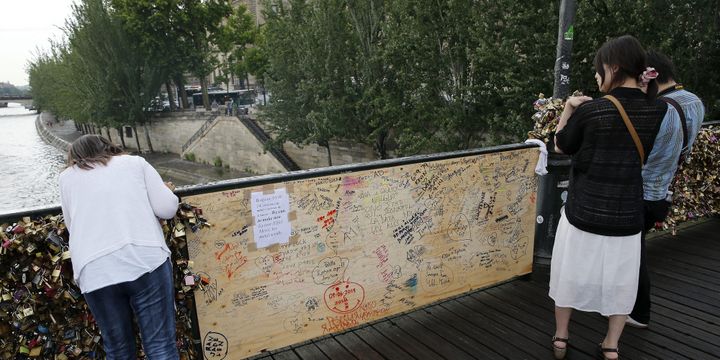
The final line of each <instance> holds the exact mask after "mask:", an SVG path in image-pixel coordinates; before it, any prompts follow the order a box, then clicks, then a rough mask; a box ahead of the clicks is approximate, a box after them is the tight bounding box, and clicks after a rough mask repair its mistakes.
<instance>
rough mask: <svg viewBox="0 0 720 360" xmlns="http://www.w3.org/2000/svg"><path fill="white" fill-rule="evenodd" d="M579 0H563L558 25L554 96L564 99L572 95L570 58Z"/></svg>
mask: <svg viewBox="0 0 720 360" xmlns="http://www.w3.org/2000/svg"><path fill="white" fill-rule="evenodd" d="M576 11H577V0H562V2H561V3H560V17H559V26H558V41H557V56H556V58H555V85H554V86H553V97H554V98H560V99H564V98H566V97H567V96H568V95H570V60H571V58H572V43H573V38H574V32H575V30H574V28H573V24H574V23H575V13H576Z"/></svg>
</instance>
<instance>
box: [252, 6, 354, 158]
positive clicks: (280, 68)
mask: <svg viewBox="0 0 720 360" xmlns="http://www.w3.org/2000/svg"><path fill="white" fill-rule="evenodd" d="M288 5H289V6H286V5H285V4H284V3H280V4H278V6H277V9H278V11H277V12H270V13H268V14H267V23H266V27H267V28H266V32H265V35H266V37H265V40H266V47H265V49H268V50H269V51H270V53H268V60H269V64H268V78H267V86H268V88H269V89H270V90H271V92H272V94H273V97H272V98H271V99H270V102H269V103H268V106H267V110H266V112H265V114H264V115H263V118H264V119H266V120H268V122H269V123H270V124H271V127H272V130H273V131H274V132H275V134H276V139H275V140H276V143H277V144H280V145H281V144H282V143H284V142H285V141H292V142H294V143H296V144H299V145H303V144H309V143H315V144H318V145H320V146H323V147H325V148H326V149H327V152H328V163H329V164H330V165H332V154H331V151H330V141H331V140H333V139H336V138H339V137H340V136H343V135H345V136H347V137H350V138H351V139H352V140H360V141H362V140H363V139H364V136H363V135H362V134H363V133H362V131H361V130H362V128H363V127H364V124H362V123H360V122H358V121H356V120H355V118H354V110H355V103H356V99H357V96H358V95H357V92H356V89H355V87H354V85H353V83H354V82H355V81H356V78H355V75H356V72H355V69H354V61H355V60H354V59H355V54H357V50H356V48H355V46H356V44H355V43H354V42H353V41H352V39H351V35H350V28H349V26H350V25H349V21H348V19H347V11H346V10H345V3H344V1H342V0H323V1H312V2H306V1H304V0H294V1H290V2H289V4H288ZM275 99H277V100H275ZM348 134H349V136H348Z"/></svg>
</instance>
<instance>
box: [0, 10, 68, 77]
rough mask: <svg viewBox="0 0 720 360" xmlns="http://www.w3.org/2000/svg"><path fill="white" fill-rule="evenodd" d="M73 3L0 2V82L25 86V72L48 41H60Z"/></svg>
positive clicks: (47, 46) (45, 47)
mask: <svg viewBox="0 0 720 360" xmlns="http://www.w3.org/2000/svg"><path fill="white" fill-rule="evenodd" d="M73 3H74V0H0V82H10V83H12V84H13V85H16V86H20V85H27V83H28V79H27V74H26V73H25V68H26V66H27V63H28V61H30V60H32V59H33V58H34V54H36V53H37V49H38V48H40V49H48V48H49V44H50V42H49V41H48V39H50V38H53V39H58V40H59V39H61V38H62V30H61V29H60V27H62V26H63V25H64V24H65V19H67V18H68V17H69V16H70V14H71V12H72V9H71V6H72V4H73Z"/></svg>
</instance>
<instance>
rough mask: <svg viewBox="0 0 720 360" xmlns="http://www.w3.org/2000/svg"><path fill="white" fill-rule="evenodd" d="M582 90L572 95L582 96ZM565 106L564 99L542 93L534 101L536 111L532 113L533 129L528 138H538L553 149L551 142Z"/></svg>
mask: <svg viewBox="0 0 720 360" xmlns="http://www.w3.org/2000/svg"><path fill="white" fill-rule="evenodd" d="M582 95H583V94H582V93H581V92H580V91H575V92H574V93H573V94H572V96H582ZM564 108H565V103H564V102H563V101H562V99H557V98H546V97H545V95H544V94H542V93H540V95H538V99H537V100H535V102H533V109H534V110H535V113H534V114H533V115H532V120H533V129H532V130H530V131H528V139H538V140H540V141H542V142H544V143H545V145H548V149H549V150H550V151H552V147H551V146H550V145H552V144H551V143H550V142H551V141H552V139H553V137H554V136H555V129H557V124H558V121H559V120H560V115H561V114H562V111H563V109H564Z"/></svg>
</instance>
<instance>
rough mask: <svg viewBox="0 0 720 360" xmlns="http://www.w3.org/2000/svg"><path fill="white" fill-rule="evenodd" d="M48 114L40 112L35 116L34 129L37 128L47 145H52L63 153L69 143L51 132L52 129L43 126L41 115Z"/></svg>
mask: <svg viewBox="0 0 720 360" xmlns="http://www.w3.org/2000/svg"><path fill="white" fill-rule="evenodd" d="M44 116H45V117H47V116H49V115H47V114H44V113H41V114H40V115H38V117H36V118H35V129H36V130H37V133H38V135H39V136H40V138H41V139H42V140H43V141H44V142H45V143H46V144H48V145H52V146H54V147H55V148H57V149H58V150H60V151H62V152H63V153H67V151H68V148H69V147H70V143H69V142H67V141H65V140H63V139H61V138H60V137H59V136H57V135H55V134H53V132H52V131H50V130H48V128H47V127H46V126H45V119H44V118H43V117H44Z"/></svg>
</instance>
